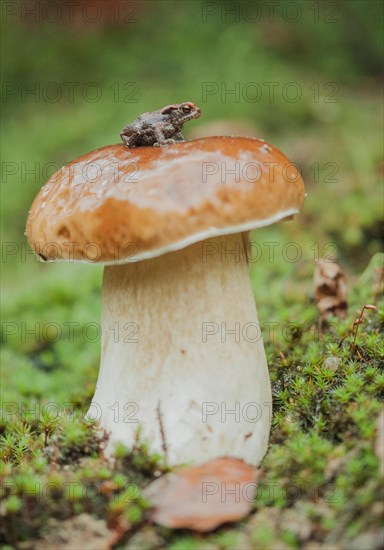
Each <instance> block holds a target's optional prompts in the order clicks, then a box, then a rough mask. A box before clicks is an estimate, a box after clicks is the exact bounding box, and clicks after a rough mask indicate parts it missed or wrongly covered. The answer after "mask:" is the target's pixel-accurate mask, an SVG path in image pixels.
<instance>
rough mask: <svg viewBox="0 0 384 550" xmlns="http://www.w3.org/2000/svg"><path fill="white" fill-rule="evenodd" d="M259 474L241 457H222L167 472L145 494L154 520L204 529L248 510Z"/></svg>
mask: <svg viewBox="0 0 384 550" xmlns="http://www.w3.org/2000/svg"><path fill="white" fill-rule="evenodd" d="M260 475H261V473H260V470H259V469H257V468H254V467H252V466H249V465H248V464H245V463H244V462H243V461H242V460H239V459H236V458H228V457H223V458H218V459H215V460H211V461H210V462H207V463H205V464H202V465H199V466H191V467H187V468H182V469H180V470H178V471H176V472H172V473H169V474H166V475H165V476H163V477H161V478H160V479H157V480H156V481H154V482H153V483H151V485H149V486H148V487H147V488H146V489H145V491H144V496H145V498H146V499H147V500H148V501H149V504H150V506H151V507H152V508H153V510H152V515H151V519H152V520H153V521H154V522H155V523H158V524H159V525H163V526H165V527H169V528H172V529H182V528H185V529H192V530H194V531H200V532H207V531H212V530H213V529H216V527H218V526H219V525H222V524H223V523H227V522H233V521H238V520H240V519H242V518H243V517H244V516H246V515H247V514H248V513H249V512H250V511H251V509H252V502H253V498H254V496H255V494H256V488H257V481H258V479H259V478H260Z"/></svg>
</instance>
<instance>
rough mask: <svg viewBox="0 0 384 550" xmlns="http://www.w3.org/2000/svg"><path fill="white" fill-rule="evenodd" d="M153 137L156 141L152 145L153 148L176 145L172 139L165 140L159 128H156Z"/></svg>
mask: <svg viewBox="0 0 384 550" xmlns="http://www.w3.org/2000/svg"><path fill="white" fill-rule="evenodd" d="M155 137H156V141H155V143H154V144H153V146H154V147H162V146H163V145H174V144H175V143H176V140H174V139H167V138H166V137H165V135H164V132H163V131H162V130H161V129H160V128H156V130H155Z"/></svg>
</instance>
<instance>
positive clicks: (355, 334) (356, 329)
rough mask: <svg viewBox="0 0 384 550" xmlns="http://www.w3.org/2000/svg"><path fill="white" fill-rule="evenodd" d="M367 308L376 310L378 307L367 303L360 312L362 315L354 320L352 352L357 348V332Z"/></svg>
mask: <svg viewBox="0 0 384 550" xmlns="http://www.w3.org/2000/svg"><path fill="white" fill-rule="evenodd" d="M365 309H370V310H372V311H376V310H377V307H376V306H373V305H372V304H365V306H363V309H362V310H361V312H360V316H359V317H358V318H357V319H355V320H354V322H353V329H352V334H353V343H352V353H353V352H354V351H355V348H356V338H357V333H358V331H359V326H360V325H361V323H362V322H363V314H364V310H365Z"/></svg>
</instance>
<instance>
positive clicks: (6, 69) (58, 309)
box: [1, 0, 384, 547]
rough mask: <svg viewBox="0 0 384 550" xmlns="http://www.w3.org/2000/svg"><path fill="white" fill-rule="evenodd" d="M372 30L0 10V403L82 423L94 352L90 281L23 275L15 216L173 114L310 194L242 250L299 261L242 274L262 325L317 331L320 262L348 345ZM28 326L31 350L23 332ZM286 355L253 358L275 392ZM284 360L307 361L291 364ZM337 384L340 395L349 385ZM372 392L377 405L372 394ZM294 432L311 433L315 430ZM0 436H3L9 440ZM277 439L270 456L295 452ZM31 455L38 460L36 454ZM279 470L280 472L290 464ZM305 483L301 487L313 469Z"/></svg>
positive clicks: (38, 269) (246, 11) (369, 138)
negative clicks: (262, 152)
mask: <svg viewBox="0 0 384 550" xmlns="http://www.w3.org/2000/svg"><path fill="white" fill-rule="evenodd" d="M36 5H37V8H36ZM34 6H35V7H34ZM23 10H24V11H23ZM382 28H383V6H382V3H381V2H379V1H376V0H364V1H363V0H361V1H360V0H335V1H332V2H327V1H314V2H312V1H309V0H297V1H294V2H286V1H283V0H281V1H276V2H274V3H272V6H271V4H270V3H268V2H264V1H262V0H253V1H252V2H239V1H238V2H232V1H221V2H217V1H210V2H200V1H168V0H165V1H156V2H155V1H142V2H124V1H121V2H115V1H110V2H86V1H82V2H81V1H78V2H74V3H71V2H64V3H61V2H44V1H40V2H37V3H35V2H18V1H15V2H13V1H8V2H3V3H2V38H1V40H2V82H3V84H2V115H3V116H2V125H1V154H2V181H1V230H2V241H3V244H2V264H1V266H2V302H3V325H2V332H3V339H2V358H3V369H2V377H3V387H2V392H3V400H4V401H5V402H13V403H19V402H25V403H27V404H28V406H34V404H36V403H45V402H48V401H55V402H59V403H65V402H70V403H72V404H74V406H75V407H76V408H78V410H79V411H81V410H86V406H87V404H88V403H89V400H90V399H91V397H92V395H93V391H94V386H95V382H96V377H97V372H98V361H99V340H98V338H97V334H96V335H95V334H93V333H92V332H90V333H89V334H88V335H87V336H84V333H83V327H84V325H86V324H87V323H92V322H98V318H99V309H100V286H101V273H102V268H101V267H100V266H92V265H74V264H66V263H61V264H49V265H42V264H40V263H39V262H37V261H36V259H35V258H34V256H33V255H32V254H31V253H30V249H29V247H28V245H27V244H26V239H25V236H24V229H25V222H26V217H27V214H28V210H29V207H30V205H31V203H32V201H33V199H34V197H35V196H36V194H37V192H38V191H39V189H40V188H41V186H42V185H43V184H44V183H45V181H46V180H47V178H48V177H49V176H50V175H51V174H52V173H53V172H54V171H55V170H56V169H57V168H58V167H59V166H61V165H63V164H64V163H66V162H68V161H70V160H73V159H74V158H76V157H77V156H80V155H82V154H84V153H86V152H88V151H90V150H92V149H95V148H98V147H101V146H103V145H107V144H110V143H116V142H119V141H120V138H119V132H120V130H121V128H122V127H123V126H125V125H126V124H127V123H128V122H130V121H132V120H133V119H134V118H136V117H137V116H138V115H139V114H141V113H143V112H146V111H151V110H155V109H159V108H160V107H162V106H164V105H166V104H169V103H174V102H183V101H193V102H195V103H196V104H197V105H199V106H200V107H201V110H202V117H201V118H200V119H199V120H197V121H193V122H191V123H189V124H188V125H186V127H185V128H184V130H185V136H186V137H187V138H194V137H198V136H200V135H201V136H202V135H210V134H212V133H215V134H216V133H222V134H227V133H229V134H240V135H249V136H256V137H261V138H263V139H265V140H266V141H269V142H271V143H273V144H274V145H276V146H277V147H279V148H280V149H281V150H282V151H283V152H284V153H285V154H286V155H287V156H288V157H289V158H290V159H291V160H292V161H295V162H297V163H299V165H300V167H301V169H302V173H303V178H304V181H305V183H306V187H307V192H308V196H307V199H306V202H305V205H304V208H303V211H302V213H301V214H300V216H298V217H297V219H296V220H295V221H293V222H290V223H286V224H280V225H278V226H274V227H272V228H266V229H263V230H260V231H257V232H255V233H254V235H253V237H252V238H254V239H255V240H256V239H257V240H258V242H261V243H265V242H269V241H277V242H279V243H281V247H283V246H284V244H286V243H288V242H291V241H294V242H296V243H298V245H299V246H300V247H301V250H302V257H301V258H300V261H298V262H296V263H290V262H287V261H285V260H284V258H283V257H282V255H281V248H279V249H278V253H277V255H276V256H275V258H274V259H273V261H271V258H270V257H269V256H268V254H267V253H265V254H263V257H262V258H260V261H258V262H257V264H255V265H252V280H253V284H254V288H255V295H256V298H257V303H258V308H259V317H260V319H261V320H263V319H273V320H276V321H278V322H286V321H291V320H303V321H304V322H308V323H309V324H310V323H311V322H316V318H317V312H316V307H315V304H314V301H313V284H312V274H313V264H314V260H315V259H316V258H317V257H318V256H320V257H321V256H325V255H327V254H328V255H329V254H330V255H332V258H334V259H338V260H339V261H340V263H341V265H342V268H343V270H344V271H345V272H346V274H347V277H348V288H349V293H350V304H351V317H350V318H349V320H348V323H349V325H347V324H346V325H345V326H344V328H342V329H341V330H342V331H344V335H346V334H348V330H349V328H348V327H350V326H351V325H350V323H352V322H353V318H354V317H353V316H354V312H355V310H356V309H357V308H359V307H362V305H363V303H364V302H366V301H374V300H375V299H377V289H376V290H375V288H376V287H375V288H374V280H375V279H374V277H375V276H376V275H375V273H376V272H377V269H379V268H380V263H381V261H382V260H381V259H380V256H378V255H377V254H378V253H379V251H380V247H381V244H380V238H381V218H382V209H383V202H382V188H381V186H380V182H381V178H382V175H383V171H384V163H383V157H382V130H383V128H382V102H381V94H382V88H381V80H380V73H381V71H382V63H383V59H382V55H381V52H382ZM33 90H34V92H33ZM233 92H234V93H233ZM257 94H258V95H257ZM55 167H56V168H55ZM264 252H267V249H266V248H264ZM372 258H373V259H372ZM367 266H368V267H367ZM369 266H371V267H369ZM372 266H373V267H372ZM363 283H364V284H363ZM265 288H268V292H265V290H264V289H265ZM68 322H71V323H77V324H76V327H75V329H74V335H73V336H74V337H73V339H71V338H70V333H69V331H66V330H64V329H63V324H64V323H68ZM36 323H37V324H39V327H40V328H38V329H37V333H38V337H36V336H35V335H34V334H33V333H28V330H30V329H33V328H36ZM55 323H56V324H59V326H60V327H61V330H62V331H63V332H62V333H61V334H60V333H58V332H57V330H58V329H57V326H56V325H55ZM372 330H373V329H372ZM375 330H376V329H375ZM285 345H288V344H287V343H286V342H283V340H282V338H280V340H279V337H278V338H277V341H275V342H267V353H268V356H269V362H270V366H271V372H272V378H273V379H275V380H276V378H279V376H278V375H277V374H276V372H277V371H274V369H275V368H276V366H277V365H278V364H279V361H280V362H281V357H280V356H279V352H280V351H281V350H284V346H285ZM289 345H290V344H289ZM305 345H306V347H305V349H306V352H305V353H312V355H311V356H308V361H309V364H311V365H312V366H313V365H315V364H316V365H317V362H316V361H318V360H320V359H316V360H315V359H314V355H313V354H315V353H317V351H316V352H315V351H314V350H313V346H312V348H311V345H312V344H308V341H307V342H306V344H305ZM375 346H376V342H375V343H374V344H373V343H372V342H371V347H372V349H373V350H375ZM288 347H289V346H288ZM308 350H310V351H308ZM311 350H312V351H311ZM324 350H325V346H324V347H322V348H321V350H320V351H319V353H320V355H319V357H321V358H323V355H322V354H323V353H324ZM291 352H292V356H293V357H296V358H304V362H305V356H304V351H303V349H301V348H299V349H298V350H293V349H291ZM333 353H334V350H333ZM372 353H373V352H372ZM375 353H376V351H375ZM285 354H286V355H287V352H286V351H285ZM297 360H298V359H297ZM296 362H297V361H296ZM345 362H346V365H347V364H348V365H349V363H350V358H348V357H346V358H345ZM352 363H353V361H352ZM375 365H376V363H375V364H374V367H372V368H376V366H375ZM280 366H281V365H280ZM345 368H347V367H345ZM348 368H349V367H348ZM356 368H357V367H356ZM344 374H345V375H346V376H349V375H350V374H351V372H350V371H348V369H347V371H345V373H344ZM339 382H340V380H339ZM346 383H347V382H346ZM381 383H382V382H381ZM348 384H349V386H348V388H349V389H350V391H351V392H352V390H351V388H352V387H354V385H355V384H357V382H356V379H355V380H354V382H353V381H352V382H351V381H349V382H348ZM348 391H349V390H348ZM372 392H373V393H372V395H375V396H376V393H377V387H376V386H374V388H373V389H372ZM375 392H376V393H375ZM352 393H353V392H352ZM352 393H351V394H347V397H345V395H344V397H340V396H339V397H338V399H340V402H338V403H339V404H338V405H337V406H340V407H341V406H342V404H344V405H345V403H347V402H348V399H351V402H352V401H354V399H355V398H356V399H357V397H356V396H355V395H354V396H353V395H352ZM348 395H349V397H348ZM372 395H371V397H372ZM371 397H369V396H366V398H365V406H366V411H367V412H366V416H367V417H366V419H365V420H366V422H367V423H370V424H369V426H370V427H371V428H369V426H368V427H367V425H364V426H363V428H362V430H363V432H364V434H363V435H362V434H361V433H360V432H359V430H358V429H357V432H356V433H355V432H353V430H352V434H353V436H354V437H356V438H360V439H361V438H364V437H368V438H369V437H371V439H372V438H373V435H374V429H373V428H372V426H373V425H374V418H375V415H376V414H377V412H378V410H379V409H378V402H377V401H375V400H373V401H372V403H373V404H371V405H370V404H369V403H370V401H369V399H371ZM286 398H287V396H286V395H285V396H280V401H277V403H280V406H281V403H283V402H284V399H286ZM295 399H296V398H295ZM311 399H312V398H311ZM372 399H373V398H372ZM328 413H329V415H330V416H331V415H332V408H331V407H330V409H329V411H328ZM304 416H305V415H304ZM279 418H280V417H279ZM305 418H306V420H305V421H302V419H301V420H300V419H299V420H298V426H299V427H300V428H301V429H303V426H306V427H308V424H307V421H308V418H307V417H305ZM351 418H352V417H351ZM351 418H350V419H349V420H348V422H352V420H351ZM323 420H324V419H323ZM278 421H279V419H278V420H277V423H278ZM355 421H356V422H358V421H357V420H356V419H354V420H353V422H355ZM359 421H361V422H362V420H361V419H360V420H359ZM308 422H309V426H310V427H311V429H312V428H313V426H314V425H315V424H316V423H315V424H313V423H312V422H310V421H308ZM316 422H317V421H316ZM348 422H347V426H349V424H348ZM33 426H34V429H36V430H37V431H36V432H35V433H36V434H37V435H38V436H39V437H40V435H41V431H40V432H39V429H38V428H37V427H36V426H37V424H36V425H33ZM344 427H345V424H343V423H342V422H341V423H340V424H338V425H337V426H333V428H330V429H329V432H328V436H327V435H325V437H326V438H327V437H328V440H327V441H330V442H331V443H330V444H331V445H333V444H336V443H335V442H340V439H342V436H341V435H340V436H339V435H337V430H342V429H343V428H344ZM8 428H9V426H8ZM1 429H2V430H3V431H5V432H6V431H7V424H6V423H5V424H2V426H1ZM313 429H314V430H315V428H313ZM316 429H317V428H316ZM348 429H349V428H348ZM359 429H360V428H359ZM364 430H365V431H364ZM372 430H373V431H372ZM304 431H305V430H304ZM315 431H316V430H315ZM320 432H321V434H323V432H327V429H321V430H320ZM320 432H316V433H320ZM276 433H279V434H280V432H276ZM282 433H283V432H282ZM348 433H349V434H350V433H351V432H348ZM39 434H40V435H39ZM280 435H281V434H280ZM312 435H313V434H312ZM31 437H32V436H31ZM279 437H280V436H279ZM279 437H277V436H276V439H275V444H276V446H277V447H278V446H279V445H283V446H284V445H285V444H286V442H285V439H284V438H285V437H287V438H288V439H292V437H293V436H292V434H291V433H289V434H288V432H284V435H281V437H280V439H279ZM311 437H312V436H311ZM316 437H317V436H316ZM321 437H322V435H321ZM32 439H33V438H32ZM288 439H287V440H288ZM360 439H359V440H360ZM28 441H29V444H31V445H32V448H34V452H37V449H38V448H39V445H38V444H36V442H35V443H33V444H32V442H31V441H32V440H31V439H30V440H28ZM311 441H312V443H311V445H313V446H314V448H316V447H315V446H316V445H317V444H318V442H316V441H313V440H311ZM33 445H35V447H34V446H33ZM36 445H37V447H36ZM300 445H301V443H300ZM300 445H299V444H298V448H301V447H300ZM327 445H328V443H327ZM40 446H41V447H42V444H41V442H40ZM304 446H305V444H304ZM318 448H319V449H320V451H319V452H320V454H321V453H323V455H324V456H323V458H324V460H325V457H326V456H327V455H329V454H331V450H330V448H329V447H327V446H326V445H325V446H323V447H321V446H319V447H318ZM279 452H280V451H279V450H277V451H276V450H275V455H273V454H272V455H271V456H275V458H276V462H275V463H274V462H273V460H272V462H271V464H270V468H271V471H273V467H274V466H276V464H277V465H279V464H280V465H281V457H280V458H279V456H280V455H279ZM367 452H368V451H367ZM276 453H277V454H276ZM287 453H288V454H287V455H286V456H285V455H282V456H285V459H284V460H286V464H287V468H288V465H289V460H294V457H295V456H296V455H297V450H296V449H293V448H292V449H291V450H290V451H287ZM289 453H290V454H289ZM341 454H342V453H341ZM364 456H366V455H364ZM367 456H368V455H367ZM371 459H372V457H371V455H369V456H368V459H366V460H365V461H364V460H360V462H359V461H358V460H356V463H353V466H351V471H352V470H353V472H354V473H353V476H355V474H356V469H357V470H359V468H363V469H364V470H365V474H364V475H366V476H368V478H369V476H370V475H373V474H372V471H373V470H372V468H373V469H374V468H375V467H376V466H375V462H374V459H372V460H373V462H372V460H371ZM284 460H283V462H284ZM372 464H373V466H372ZM306 467H307V468H309V470H308V471H310V472H311V467H312V460H311V459H310V457H308V463H306ZM316 467H318V468H319V471H322V467H323V466H322V465H320V466H319V465H317V466H316ZM316 472H317V471H316ZM316 472H315V473H314V472H312V474H313V476H314V477H313V479H315V478H316V475H317V474H316ZM317 473H318V472H317ZM312 474H311V473H310V474H308V475H309V479H312V478H311V475H312ZM315 474H316V475H315ZM319 475H320V474H319ZM351 475H352V474H351ZM359 475H360V477H359V476H358V475H357V474H356V476H355V477H353V476H352V478H353V479H352V478H349V477H348V476H347V477H346V478H345V479H346V480H347V481H345V480H344V483H345V485H346V486H347V485H348V484H349V486H350V487H351V488H353V490H354V491H355V490H356V487H357V486H358V485H359V483H360V485H364V483H365V482H368V481H367V479H366V478H365V477H364V475H363V474H362V473H361V471H360V470H359ZM361 476H362V477H361ZM320 477H321V476H320ZM316 479H318V478H316ZM356 479H357V481H356ZM355 481H356V483H357V485H354V482H355ZM343 498H345V500H348V498H351V495H349V494H348V493H346V494H345V495H344V497H343ZM372 498H373V497H372ZM368 500H369V499H368ZM329 521H330V520H329ZM331 523H332V522H331ZM331 523H329V525H328V527H325V528H329V529H331V528H332V525H331ZM347 523H348V521H347ZM360 527H361V526H360ZM356 532H358V529H357V530H356ZM267 538H268V537H267ZM288 539H289V537H288V538H287V540H288ZM289 541H291V542H292V538H291V539H289ZM289 541H288V542H289ZM288 542H287V541H285V543H286V544H288ZM223 544H224V543H223ZM228 544H229V547H231V544H234V543H233V541H232V542H230V543H228ZM263 544H267V543H266V542H264V543H263ZM185 547H188V546H185ZM189 547H190V546H189ZM220 547H226V546H225V545H224V546H220Z"/></svg>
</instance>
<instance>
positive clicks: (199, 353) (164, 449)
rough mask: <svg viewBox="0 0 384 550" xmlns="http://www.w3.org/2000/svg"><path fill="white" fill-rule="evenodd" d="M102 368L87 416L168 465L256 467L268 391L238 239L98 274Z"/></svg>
mask: <svg viewBox="0 0 384 550" xmlns="http://www.w3.org/2000/svg"><path fill="white" fill-rule="evenodd" d="M102 333H103V336H102V351H101V366H100V373H99V378H98V382H97V387H96V392H95V396H94V399H93V402H92V405H91V407H90V409H89V411H88V416H89V417H90V416H93V417H96V418H98V419H99V420H100V424H101V426H102V427H103V428H105V429H106V430H107V431H109V432H110V438H109V444H108V445H109V447H108V452H112V451H113V448H114V446H115V444H116V442H122V443H123V444H125V445H126V446H127V447H131V446H132V445H133V444H134V443H135V440H136V439H135V438H136V432H137V430H138V428H139V429H140V438H141V439H142V440H143V441H147V442H148V444H149V448H150V450H151V451H153V452H159V453H162V454H165V455H166V459H167V461H168V464H170V465H175V464H181V463H198V462H203V461H206V460H209V459H212V458H215V457H219V456H226V455H227V456H233V457H239V458H242V459H243V460H245V461H246V462H248V463H250V464H258V463H259V462H260V461H261V459H262V458H263V456H264V454H265V452H266V449H267V445H268V437H269V430H270V421H271V405H272V403H271V402H272V398H271V387H270V380H269V373H268V367H267V362H266V358H265V353H264V346H263V341H262V337H261V334H260V329H259V324H258V318H257V313H256V306H255V301H254V297H253V292H252V287H251V283H250V279H249V273H248V264H247V259H246V254H245V251H244V247H243V241H242V236H241V234H237V235H229V236H225V237H217V238H214V239H212V240H209V241H204V242H200V243H197V244H194V245H192V246H189V247H187V248H185V249H183V250H180V251H177V252H172V253H169V254H165V255H162V256H160V257H157V258H153V259H150V260H146V261H142V262H138V263H131V264H125V265H118V266H108V267H106V268H105V272H104V279H103V305H102Z"/></svg>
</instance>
